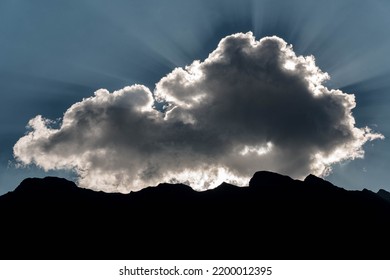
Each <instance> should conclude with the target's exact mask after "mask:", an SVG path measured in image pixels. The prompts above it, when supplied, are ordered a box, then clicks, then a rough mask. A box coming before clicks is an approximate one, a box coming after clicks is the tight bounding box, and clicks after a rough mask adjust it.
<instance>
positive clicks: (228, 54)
mask: <svg viewBox="0 0 390 280" xmlns="http://www.w3.org/2000/svg"><path fill="white" fill-rule="evenodd" d="M327 79H329V76H328V74H327V73H324V72H322V71H321V70H320V69H319V68H318V67H317V66H316V65H315V60H314V57H312V56H307V57H303V56H297V55H296V54H295V53H294V51H293V49H292V46H291V45H288V44H287V43H286V42H285V41H283V40H282V39H280V38H278V37H265V38H262V39H261V40H256V39H255V38H254V36H253V34H252V33H250V32H249V33H246V34H243V33H239V34H234V35H231V36H227V37H225V38H224V39H222V40H221V41H220V43H219V44H218V47H217V48H216V50H214V51H213V52H212V53H211V54H210V55H209V56H208V58H206V59H205V60H204V61H198V60H197V61H194V62H193V63H192V64H191V65H189V66H186V67H184V68H176V69H174V70H173V71H172V72H171V73H169V74H168V75H167V76H165V77H163V78H162V79H161V80H160V81H159V82H158V83H157V84H156V87H155V89H154V92H153V94H152V92H151V91H150V89H148V88H147V87H145V86H142V85H133V86H129V87H125V88H124V89H121V90H118V91H115V92H113V93H110V92H108V91H107V90H105V89H100V90H98V91H96V92H95V95H94V96H92V97H90V98H87V99H84V100H82V101H81V102H78V103H76V104H74V105H72V106H71V107H70V108H69V109H68V110H67V111H66V112H65V114H64V116H63V118H62V123H61V124H60V126H59V128H54V126H53V125H52V121H50V120H47V119H45V118H43V117H42V116H37V117H35V118H33V119H32V120H30V122H29V128H30V130H29V131H28V133H27V134H26V135H25V136H24V137H22V138H21V139H19V141H18V142H17V143H16V144H15V146H14V155H15V158H16V159H17V160H18V161H19V162H20V163H22V164H35V165H37V166H40V167H42V168H43V169H45V170H51V169H73V170H75V171H76V172H77V173H78V174H79V184H80V186H82V187H86V188H92V189H100V190H103V191H109V192H112V191H115V192H116V191H120V192H129V191H131V190H137V189H140V188H143V187H146V186H150V185H156V184H158V183H160V182H163V181H165V182H183V183H187V184H190V185H191V186H192V187H194V188H196V189H204V188H212V187H215V186H217V185H219V184H220V183H221V182H222V181H230V182H233V183H236V184H241V185H245V184H247V183H248V179H249V177H251V176H252V175H253V173H254V172H255V171H257V170H272V171H276V172H280V173H283V174H288V175H290V176H292V177H295V178H302V177H304V176H306V175H307V174H309V173H313V174H316V175H320V176H321V175H326V174H327V173H328V172H329V171H330V170H331V166H332V165H333V164H335V163H337V162H340V161H345V160H351V159H355V158H361V157H363V155H364V151H363V149H362V147H363V145H364V144H365V143H366V142H367V141H371V140H374V139H378V138H383V136H382V135H381V134H378V133H374V132H372V131H371V130H370V129H369V128H367V127H365V128H357V127H355V120H354V118H353V116H352V109H353V108H354V107H355V105H356V104H355V97H354V95H353V94H347V93H343V92H342V91H340V90H337V89H328V88H327V87H325V86H324V82H325V81H326V80H327ZM155 101H158V102H162V103H164V104H166V105H165V109H164V110H162V111H159V110H157V109H156V108H154V107H153V104H154V102H155Z"/></svg>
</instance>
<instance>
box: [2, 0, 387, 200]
mask: <svg viewBox="0 0 390 280" xmlns="http://www.w3.org/2000/svg"><path fill="white" fill-rule="evenodd" d="M389 14H390V2H388V1H385V0H383V1H380V0H373V1H363V0H358V1H352V0H351V1H347V0H337V1H334V0H332V1H305V0H292V1H282V0H280V1H277V0H276V1H275V0H273V1H256V0H253V1H249V0H248V1H244V0H243V1H206V0H204V1H183V0H181V1H179V0H177V1H174V0H167V1H157V0H154V1H151V0H144V1H125V0H113V1H96V0H90V1H87V0H77V1H73V0H71V1H49V0H38V1H28V0H5V1H1V3H0V35H1V36H0V94H1V102H0V193H4V192H6V191H9V190H11V189H13V188H14V187H16V186H17V185H18V184H19V183H20V181H21V180H22V179H23V178H26V177H31V176H44V175H47V174H51V175H57V176H66V177H69V178H73V175H72V174H71V173H70V172H65V171H51V172H49V173H45V172H43V171H42V170H39V169H38V168H36V167H33V166H31V167H28V168H20V169H18V168H16V167H15V161H14V159H13V155H12V147H13V145H14V144H15V143H16V142H17V141H18V139H19V138H20V137H21V136H23V135H24V133H25V132H26V129H25V126H26V124H27V123H28V121H29V120H30V119H31V118H33V117H35V116H36V115H42V116H44V117H45V118H49V119H57V118H61V117H62V115H63V113H64V112H65V111H66V109H67V108H69V107H70V106H71V105H72V104H74V103H75V102H78V101H80V100H82V99H83V98H85V97H89V96H91V95H92V94H93V92H94V91H95V90H97V89H99V88H107V89H108V90H110V91H113V90H116V89H120V88H123V87H124V86H127V85H131V84H134V83H138V84H144V85H146V86H148V87H149V88H151V89H153V88H154V84H155V83H156V82H158V81H159V80H160V79H161V78H162V77H163V76H165V75H166V74H168V73H169V72H171V71H172V69H174V68H175V67H177V66H185V65H187V64H189V63H191V62H192V61H193V60H195V59H200V60H203V59H205V58H206V57H207V55H208V54H209V53H210V52H211V51H212V50H214V49H215V47H216V45H217V44H218V42H219V41H220V39H221V38H223V37H224V36H226V35H229V34H232V33H236V32H247V31H252V32H253V33H254V35H255V36H256V38H257V39H260V38H262V37H264V36H268V35H277V36H279V37H281V38H283V39H284V40H285V41H287V42H288V43H290V44H292V45H293V47H294V51H295V52H296V53H297V54H298V55H314V56H315V58H316V63H317V65H318V66H319V67H320V68H321V69H322V70H323V71H326V72H328V73H329V75H330V77H331V80H330V81H329V82H328V83H327V85H328V87H330V88H339V89H341V90H342V91H344V92H347V93H353V94H355V96H356V102H357V107H356V108H355V109H354V110H353V114H354V117H355V119H356V125H357V126H358V127H363V126H370V127H371V128H373V129H374V130H375V131H377V132H380V133H382V134H383V135H384V136H385V137H386V139H384V140H377V141H373V142H369V143H368V144H366V145H365V147H364V149H365V151H366V154H365V158H364V159H356V160H354V161H351V162H345V163H342V164H337V165H335V166H334V171H333V173H332V174H331V175H329V176H328V177H327V179H328V180H330V181H331V182H333V183H335V184H337V185H340V186H343V187H347V188H354V189H361V188H363V187H366V188H370V189H373V190H378V189H379V188H385V189H387V190H390V183H389V181H390V180H389V178H390V176H389V174H388V166H389V165H390V143H389V141H388V139H387V138H388V136H389V135H390V122H389V120H390V111H389V110H388V109H387V108H388V106H389V105H390V79H389V77H390V56H389V55H388V50H389V49H390V34H389V31H388V27H389V26H390V17H389V16H388V15H389Z"/></svg>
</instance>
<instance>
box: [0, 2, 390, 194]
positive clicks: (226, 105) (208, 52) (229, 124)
mask: <svg viewBox="0 0 390 280" xmlns="http://www.w3.org/2000/svg"><path fill="white" fill-rule="evenodd" d="M389 12H390V3H389V2H388V1H380V0H373V1H361V0H358V1H347V0H338V1H333V0H331V1H306V0H292V1H278V0H276V1H275V0H274V1H256V0H253V1H249V0H246V1H245V0H243V1H226V0H225V1H174V0H167V1H151V0H146V1H145V0H144V1H124V0H123V1H120V0H114V1H96V0H94V1H92V0H91V1H87V0H79V1H73V0H71V1H48V0H38V1H34V3H32V2H31V1H27V0H12V1H11V0H5V1H1V3H0V35H1V36H0V94H1V95H0V96H1V102H0V194H1V193H5V192H7V191H10V190H12V189H14V188H15V187H16V186H17V185H18V184H19V183H20V182H21V181H22V180H23V179H24V178H27V177H43V176H48V175H51V176H61V177H66V178H68V179H72V180H76V181H78V183H79V185H80V186H82V187H87V188H92V189H99V190H104V191H120V192H128V191H132V190H136V189H140V188H142V187H145V186H147V185H154V184H157V183H158V182H161V181H169V182H184V183H188V184H191V185H192V186H193V187H194V188H196V189H204V188H209V187H214V186H216V185H217V184H219V183H220V182H221V181H225V180H230V181H231V182H232V183H237V184H241V185H245V184H246V182H247V180H248V179H249V178H250V177H251V176H252V175H253V172H255V171H257V170H271V171H277V172H280V173H283V174H286V175H290V176H291V177H293V178H297V179H302V178H304V177H305V176H306V175H308V174H309V173H314V174H316V175H319V176H322V177H324V178H325V179H327V180H329V181H331V182H332V183H334V184H336V185H338V186H342V187H345V188H347V189H363V188H368V189H371V190H373V191H377V190H379V189H380V188H383V189H386V190H388V191H390V183H389V174H388V172H387V170H388V168H387V166H389V164H390V154H389V153H390V152H389V151H390V147H389V146H390V143H389V140H388V138H389V135H390V124H389V122H388V121H389V119H390V112H389V110H386V107H387V106H389V105H390V79H388V76H389V75H390V57H389V56H388V50H389V49H390V34H389V33H388V28H387V27H388V26H389V24H390V18H389V17H388V14H389Z"/></svg>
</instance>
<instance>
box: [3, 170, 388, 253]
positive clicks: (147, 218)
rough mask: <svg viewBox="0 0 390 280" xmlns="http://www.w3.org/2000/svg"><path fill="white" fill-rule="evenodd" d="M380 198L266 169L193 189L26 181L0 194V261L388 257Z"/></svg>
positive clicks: (384, 204) (383, 198)
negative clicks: (110, 188) (106, 188)
mask: <svg viewBox="0 0 390 280" xmlns="http://www.w3.org/2000/svg"><path fill="white" fill-rule="evenodd" d="M389 197H390V193H388V192H386V191H385V190H380V191H379V192H378V193H374V192H372V191H369V190H366V189H364V190H363V191H347V190H345V189H343V188H340V187H337V186H334V185H333V184H331V183H330V182H328V181H325V180H323V179H321V178H318V177H316V176H314V175H309V176H307V177H306V179H305V180H303V181H300V180H294V179H292V178H290V177H288V176H283V175H280V174H277V173H273V172H268V171H259V172H256V173H255V174H254V176H253V177H252V179H251V180H250V182H249V186H246V187H237V186H234V185H231V184H227V183H223V184H222V185H220V186H219V187H217V188H215V189H212V190H207V191H203V192H197V191H194V190H193V189H192V188H190V187H189V186H186V185H182V184H160V185H158V186H156V187H148V188H145V189H142V190H140V191H137V192H131V193H129V194H120V193H104V192H96V191H92V190H89V189H82V188H79V187H77V186H76V184H75V183H73V182H71V181H68V180H65V179H61V178H55V177H46V178H43V179H38V178H29V179H25V180H24V181H23V182H22V183H21V184H20V185H19V186H18V187H17V188H16V189H15V190H14V191H12V192H9V193H7V194H5V195H3V196H1V197H0V211H1V212H0V213H1V224H0V225H1V226H0V248H1V249H0V258H2V259H389V258H390V253H389V252H390V250H389V249H390V244H389V242H388V238H389V236H390V235H389V234H390V230H389V221H390V200H389Z"/></svg>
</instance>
